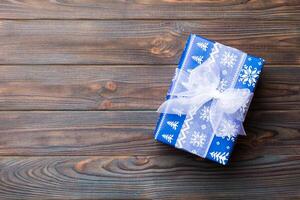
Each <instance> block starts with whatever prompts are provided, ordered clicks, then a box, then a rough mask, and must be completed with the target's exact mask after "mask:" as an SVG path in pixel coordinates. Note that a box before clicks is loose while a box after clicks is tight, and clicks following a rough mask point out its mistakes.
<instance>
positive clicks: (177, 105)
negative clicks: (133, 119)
mask: <svg viewBox="0 0 300 200" xmlns="http://www.w3.org/2000/svg"><path fill="white" fill-rule="evenodd" d="M189 109H190V105H189V101H188V98H173V99H168V100H166V101H165V102H163V103H162V104H161V105H160V106H159V108H158V109H157V112H159V113H167V114H177V115H181V114H185V115H186V114H187V113H188V112H189Z"/></svg>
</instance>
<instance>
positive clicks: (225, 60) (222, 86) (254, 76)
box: [155, 34, 264, 165]
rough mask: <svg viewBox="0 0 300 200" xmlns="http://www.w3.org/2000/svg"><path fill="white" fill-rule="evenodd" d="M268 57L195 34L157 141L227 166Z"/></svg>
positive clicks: (160, 122)
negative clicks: (256, 55) (265, 59)
mask: <svg viewBox="0 0 300 200" xmlns="http://www.w3.org/2000/svg"><path fill="white" fill-rule="evenodd" d="M263 65H264V60H263V59H262V58H258V57H255V56H252V55H249V54H246V53H244V52H242V51H240V50H238V49H235V48H232V47H229V46H226V45H223V44H220V43H218V42H215V41H211V40H208V39H206V38H203V37H201V36H197V35H194V34H191V35H190V36H189V38H188V40H187V43H186V47H185V49H184V52H183V54H182V57H181V60H180V62H179V65H178V67H177V68H176V71H175V75H174V77H173V79H172V83H171V86H170V88H169V90H168V93H167V96H166V101H165V102H164V103H163V104H162V105H161V106H160V107H159V109H158V112H159V113H160V116H159V119H158V122H157V127H156V129H155V139H156V140H158V141H160V142H163V143H165V144H168V145H171V146H173V147H175V148H178V149H182V150H185V151H188V152H190V153H193V154H196V155H198V156H200V157H203V158H207V159H209V160H212V161H215V162H217V163H220V164H222V165H226V164H227V163H228V160H229V158H230V155H231V153H232V150H233V147H234V145H235V142H236V140H237V137H238V135H245V132H244V128H243V121H244V119H245V116H246V113H247V110H248V108H249V104H250V102H251V99H252V97H253V93H254V89H255V86H256V83H257V80H258V78H259V75H260V72H261V70H262V67H263Z"/></svg>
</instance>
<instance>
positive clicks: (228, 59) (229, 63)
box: [221, 51, 237, 68]
mask: <svg viewBox="0 0 300 200" xmlns="http://www.w3.org/2000/svg"><path fill="white" fill-rule="evenodd" d="M236 59H237V56H236V55H235V54H233V53H230V52H227V51H226V52H225V53H224V54H223V56H222V59H221V64H222V65H224V66H226V67H230V68H233V66H234V64H235V62H236Z"/></svg>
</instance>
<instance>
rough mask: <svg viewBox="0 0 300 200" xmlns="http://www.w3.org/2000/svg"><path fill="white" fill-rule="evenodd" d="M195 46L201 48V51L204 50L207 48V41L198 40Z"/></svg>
mask: <svg viewBox="0 0 300 200" xmlns="http://www.w3.org/2000/svg"><path fill="white" fill-rule="evenodd" d="M197 46H198V47H199V48H201V49H202V50H203V51H206V50H207V47H208V43H207V42H198V43H197Z"/></svg>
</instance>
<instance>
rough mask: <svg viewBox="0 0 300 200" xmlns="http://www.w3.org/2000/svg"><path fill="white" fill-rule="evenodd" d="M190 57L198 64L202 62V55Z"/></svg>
mask: <svg viewBox="0 0 300 200" xmlns="http://www.w3.org/2000/svg"><path fill="white" fill-rule="evenodd" d="M192 59H193V60H194V61H196V62H197V63H198V64H201V63H202V62H203V56H192Z"/></svg>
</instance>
